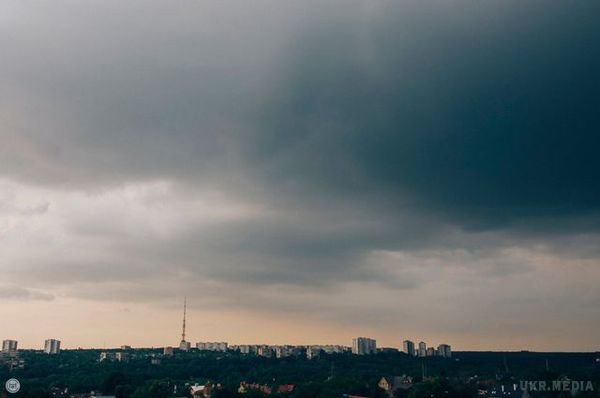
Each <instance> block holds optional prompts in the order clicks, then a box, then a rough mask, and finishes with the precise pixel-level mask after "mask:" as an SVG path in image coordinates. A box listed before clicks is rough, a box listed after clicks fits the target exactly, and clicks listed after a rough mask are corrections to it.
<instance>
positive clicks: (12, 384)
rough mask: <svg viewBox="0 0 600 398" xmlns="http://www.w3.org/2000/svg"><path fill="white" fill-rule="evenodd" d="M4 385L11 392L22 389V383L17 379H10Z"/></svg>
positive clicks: (14, 392)
mask: <svg viewBox="0 0 600 398" xmlns="http://www.w3.org/2000/svg"><path fill="white" fill-rule="evenodd" d="M4 386H5V387H6V391H8V392H9V393H11V394H16V393H18V392H19V390H20V389H21V383H19V380H17V379H8V381H7V382H6V384H5V385H4Z"/></svg>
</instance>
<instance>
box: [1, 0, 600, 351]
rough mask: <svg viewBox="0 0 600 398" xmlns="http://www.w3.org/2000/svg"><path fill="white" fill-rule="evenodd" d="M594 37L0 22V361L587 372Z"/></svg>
mask: <svg viewBox="0 0 600 398" xmlns="http://www.w3.org/2000/svg"><path fill="white" fill-rule="evenodd" d="M599 18H600V3H598V2H596V1H585V0H583V1H578V2H564V1H560V2H559V1H535V0H532V1H528V2H522V1H501V2H500V1H462V0H455V1H450V0H448V1H442V0H440V1H428V0H426V1H422V0H419V1H384V0H372V1H367V0H327V1H323V0H319V1H316V0H315V1H313V0H305V1H281V0H270V1H262V0H260V1H248V0H228V1H218V0H175V1H164V0H162V1H158V0H128V1H122V0H101V1H100V0H55V1H42V0H40V1H34V0H25V1H23V0H3V1H2V2H1V3H0V57H1V60H0V275H1V278H0V318H1V322H0V339H1V338H15V339H17V340H19V341H20V345H21V346H24V347H40V346H41V345H42V343H43V340H44V339H45V338H50V337H54V338H59V339H62V340H63V344H64V345H65V346H66V347H78V346H83V347H91V346H95V347H99V346H118V345H121V344H131V345H134V346H164V345H177V344H178V341H179V339H180V333H181V331H180V325H181V306H182V301H183V296H184V295H187V297H188V303H189V313H188V315H189V317H188V339H189V340H191V341H192V342H196V341H207V340H208V341H215V340H217V341H228V342H230V343H292V344H294V343H296V344H307V343H337V344H346V345H349V344H350V340H351V338H352V337H354V336H358V335H366V336H370V337H373V338H376V339H378V343H379V345H384V346H400V345H401V342H402V340H404V339H405V338H410V339H412V340H415V341H419V340H421V339H422V340H425V341H427V342H429V343H431V344H435V345H437V344H439V343H443V342H444V343H449V344H451V345H452V346H453V348H454V349H462V350H467V349H481V350H484V349H492V350H500V349H512V350H516V349H534V350H597V349H598V348H599V344H600V340H598V333H597V331H598V329H599V328H600V284H599V283H598V281H599V280H600V217H599V211H600V182H599V181H600V156H599V155H598V150H599V147H600V135H599V133H600V72H599V71H600V46H599V45H598V37H600V24H598V20H599Z"/></svg>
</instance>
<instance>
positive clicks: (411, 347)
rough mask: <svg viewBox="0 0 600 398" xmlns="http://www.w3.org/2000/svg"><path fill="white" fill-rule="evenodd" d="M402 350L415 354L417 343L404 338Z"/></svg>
mask: <svg viewBox="0 0 600 398" xmlns="http://www.w3.org/2000/svg"><path fill="white" fill-rule="evenodd" d="M402 351H404V353H405V354H407V355H410V356H411V357H413V356H415V343H413V342H412V341H410V340H404V343H402Z"/></svg>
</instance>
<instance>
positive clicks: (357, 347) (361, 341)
mask: <svg viewBox="0 0 600 398" xmlns="http://www.w3.org/2000/svg"><path fill="white" fill-rule="evenodd" d="M376 352H377V342H376V341H375V340H374V339H370V338H368V337H356V338H354V339H352V353H353V354H356V355H370V354H375V353H376Z"/></svg>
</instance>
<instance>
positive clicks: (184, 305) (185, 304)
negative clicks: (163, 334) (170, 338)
mask: <svg viewBox="0 0 600 398" xmlns="http://www.w3.org/2000/svg"><path fill="white" fill-rule="evenodd" d="M186 310H187V296H184V297H183V327H182V331H181V341H185V313H186Z"/></svg>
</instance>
